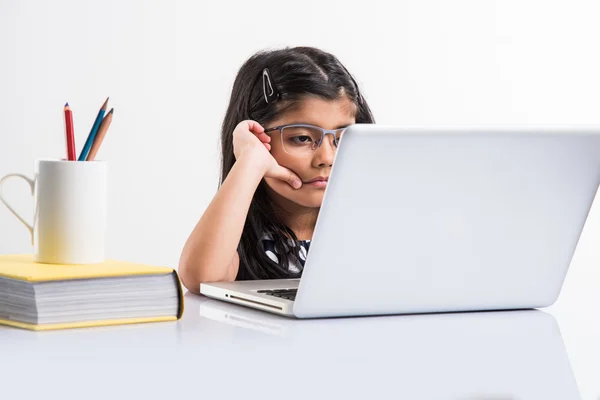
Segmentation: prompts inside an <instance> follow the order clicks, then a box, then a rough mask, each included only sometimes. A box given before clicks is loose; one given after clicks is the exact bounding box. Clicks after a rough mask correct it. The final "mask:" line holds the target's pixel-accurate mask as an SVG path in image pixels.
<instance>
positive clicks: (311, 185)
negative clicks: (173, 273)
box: [178, 47, 374, 293]
mask: <svg viewBox="0 0 600 400" xmlns="http://www.w3.org/2000/svg"><path fill="white" fill-rule="evenodd" d="M373 122H374V119H373V116H372V114H371V111H370V109H369V106H368V105H367V102H366V101H365V99H364V97H362V96H361V94H360V92H359V89H358V86H357V85H356V82H355V81H354V79H353V78H352V76H351V75H350V74H349V73H348V71H347V70H346V68H345V67H344V66H343V65H342V64H341V63H340V62H339V61H338V59H337V58H336V57H334V56H333V55H331V54H329V53H326V52H323V51H321V50H318V49H315V48H311V47H296V48H286V49H283V50H276V51H268V52H259V53H257V54H255V55H254V56H252V57H251V58H250V59H248V60H247V61H246V62H245V63H244V64H243V65H242V67H241V68H240V70H239V72H238V75H237V77H236V79H235V82H234V85H233V90H232V93H231V99H230V102H229V107H228V108H227V113H226V115H225V119H224V121H223V125H222V132H221V146H222V170H221V180H220V187H219V190H218V192H217V194H216V195H215V197H214V198H213V200H212V202H211V203H210V204H209V206H208V207H207V208H206V211H205V212H204V214H203V215H202V217H201V219H200V221H199V222H198V223H197V225H196V226H195V228H194V230H193V231H192V233H191V235H190V236H189V238H188V240H187V242H186V244H185V246H184V248H183V251H182V254H181V259H180V265H179V270H178V271H179V274H180V277H181V280H182V283H183V284H184V286H185V287H186V288H187V289H188V290H190V291H191V292H194V293H198V292H199V290H200V283H202V282H215V281H233V280H243V279H275V278H298V277H300V275H301V273H302V268H303V265H304V260H305V259H306V254H307V252H308V249H309V246H310V240H311V238H312V234H313V230H314V227H315V222H316V220H317V216H318V214H319V208H320V206H321V202H322V200H323V194H324V192H325V187H326V186H327V180H328V177H329V173H330V171H331V166H332V164H333V160H334V156H335V152H336V148H337V144H338V142H339V139H340V135H341V134H342V131H343V129H344V128H345V127H347V126H348V125H351V124H354V123H373Z"/></svg>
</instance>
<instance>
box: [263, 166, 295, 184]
mask: <svg viewBox="0 0 600 400" xmlns="http://www.w3.org/2000/svg"><path fill="white" fill-rule="evenodd" d="M270 177H271V178H275V179H279V180H281V181H284V182H287V183H289V184H290V186H291V187H293V188H294V189H300V188H301V187H302V181H301V180H300V178H299V177H298V175H296V174H295V173H293V172H292V171H290V170H289V169H287V168H285V167H282V166H281V165H278V166H277V167H275V170H274V171H273V172H272V173H271V174H270Z"/></svg>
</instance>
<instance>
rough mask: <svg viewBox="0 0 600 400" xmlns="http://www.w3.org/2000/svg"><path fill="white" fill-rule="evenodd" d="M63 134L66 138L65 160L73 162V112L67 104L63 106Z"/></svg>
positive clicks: (74, 158) (75, 156)
mask: <svg viewBox="0 0 600 400" xmlns="http://www.w3.org/2000/svg"><path fill="white" fill-rule="evenodd" d="M65 133H66V136H67V160H69V161H75V160H76V159H77V154H75V131H74V129H73V111H71V107H69V103H67V104H65Z"/></svg>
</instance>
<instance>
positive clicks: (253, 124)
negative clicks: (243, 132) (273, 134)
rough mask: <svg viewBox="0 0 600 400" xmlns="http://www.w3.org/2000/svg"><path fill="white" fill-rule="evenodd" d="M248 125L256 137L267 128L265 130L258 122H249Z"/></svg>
mask: <svg viewBox="0 0 600 400" xmlns="http://www.w3.org/2000/svg"><path fill="white" fill-rule="evenodd" d="M246 124H247V126H248V130H249V131H250V132H252V133H254V134H255V135H258V134H260V133H264V132H265V128H263V127H262V125H261V124H259V123H258V122H256V121H252V120H247V121H246Z"/></svg>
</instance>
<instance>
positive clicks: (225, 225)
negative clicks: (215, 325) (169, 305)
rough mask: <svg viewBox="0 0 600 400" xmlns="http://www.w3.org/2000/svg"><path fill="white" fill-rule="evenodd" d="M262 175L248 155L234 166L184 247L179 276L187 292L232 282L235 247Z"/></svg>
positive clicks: (235, 256) (237, 259)
mask: <svg viewBox="0 0 600 400" xmlns="http://www.w3.org/2000/svg"><path fill="white" fill-rule="evenodd" d="M263 175H264V171H262V169H261V166H260V164H259V163H258V162H257V160H256V159H255V158H254V159H253V157H252V156H251V154H246V157H244V156H242V158H240V159H239V160H237V161H236V163H235V164H234V165H233V168H232V169H231V171H230V172H229V174H228V175H227V178H226V179H225V181H224V182H223V185H221V187H220V188H219V191H218V192H217V194H216V195H215V197H214V198H213V200H212V201H211V203H210V204H209V206H208V207H207V209H206V211H205V212H204V214H203V215H202V218H200V221H198V223H197V224H196V226H195V228H194V230H193V231H192V233H191V235H190V237H189V238H188V240H187V242H186V244H185V246H184V248H183V252H182V255H181V260H180V265H179V273H180V275H181V280H182V282H183V284H184V285H185V286H186V287H187V288H188V290H190V291H192V292H196V293H197V292H198V291H199V289H200V283H201V282H215V281H233V280H235V277H236V276H237V272H238V266H239V258H238V254H237V250H236V249H237V245H238V243H239V241H240V237H241V236H242V229H243V227H244V222H245V221H246V216H247V214H248V208H249V207H250V202H251V201H252V196H253V195H254V192H255V191H256V188H257V187H258V184H259V183H260V180H261V179H262V177H263Z"/></svg>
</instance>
